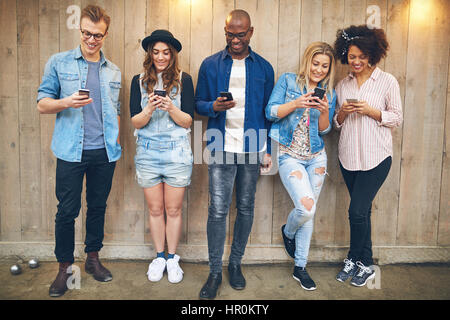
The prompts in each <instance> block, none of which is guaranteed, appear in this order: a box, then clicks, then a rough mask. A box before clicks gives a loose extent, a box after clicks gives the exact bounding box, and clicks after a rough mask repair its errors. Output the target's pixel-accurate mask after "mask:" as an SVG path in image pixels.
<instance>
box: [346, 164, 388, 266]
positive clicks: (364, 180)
mask: <svg viewBox="0 0 450 320" xmlns="http://www.w3.org/2000/svg"><path fill="white" fill-rule="evenodd" d="M391 164H392V158H391V157H390V156H389V157H387V158H386V159H384V160H383V161H382V162H381V163H380V164H379V165H378V166H376V167H375V168H373V169H371V170H368V171H349V170H346V169H344V168H343V167H342V164H341V163H340V162H339V166H340V168H341V172H342V176H343V177H344V181H345V184H346V185H347V189H348V192H349V194H350V207H349V209H348V215H349V220H350V250H349V252H348V256H347V258H348V259H352V260H353V262H355V261H361V262H362V263H363V264H364V265H365V266H369V265H372V264H373V259H372V236H371V231H372V230H371V229H372V226H371V222H370V217H371V212H372V201H373V199H374V198H375V196H376V195H377V193H378V190H380V188H381V186H382V185H383V183H384V181H385V180H386V177H387V175H388V173H389V170H390V168H391Z"/></svg>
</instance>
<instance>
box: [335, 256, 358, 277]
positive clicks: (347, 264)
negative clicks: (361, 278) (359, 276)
mask: <svg viewBox="0 0 450 320" xmlns="http://www.w3.org/2000/svg"><path fill="white" fill-rule="evenodd" d="M357 269H358V267H357V266H356V264H355V263H354V262H353V261H352V259H344V267H343V268H342V270H341V271H339V273H338V274H337V276H336V280H337V281H340V282H345V281H346V280H347V279H348V278H352V277H353V276H354V275H355V273H356V270H357Z"/></svg>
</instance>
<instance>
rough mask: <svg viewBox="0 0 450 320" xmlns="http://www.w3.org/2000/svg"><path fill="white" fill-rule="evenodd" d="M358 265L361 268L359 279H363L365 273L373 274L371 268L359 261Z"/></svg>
mask: <svg viewBox="0 0 450 320" xmlns="http://www.w3.org/2000/svg"><path fill="white" fill-rule="evenodd" d="M356 265H357V266H358V267H359V272H358V277H362V276H363V275H364V273H371V272H372V270H371V269H370V268H369V267H366V266H365V265H363V264H362V263H361V262H359V261H356Z"/></svg>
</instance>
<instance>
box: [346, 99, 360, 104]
mask: <svg viewBox="0 0 450 320" xmlns="http://www.w3.org/2000/svg"><path fill="white" fill-rule="evenodd" d="M358 102H359V101H358V99H347V103H358Z"/></svg>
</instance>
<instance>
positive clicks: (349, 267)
mask: <svg viewBox="0 0 450 320" xmlns="http://www.w3.org/2000/svg"><path fill="white" fill-rule="evenodd" d="M344 263H345V266H344V272H346V273H349V272H350V270H352V269H353V267H354V265H355V263H354V262H353V261H352V260H351V259H350V260H348V259H345V260H344Z"/></svg>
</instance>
